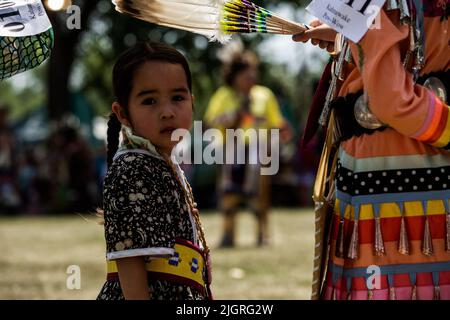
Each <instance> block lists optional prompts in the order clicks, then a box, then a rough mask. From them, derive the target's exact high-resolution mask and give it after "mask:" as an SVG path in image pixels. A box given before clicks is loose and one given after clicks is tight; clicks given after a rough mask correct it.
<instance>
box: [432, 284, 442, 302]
mask: <svg viewBox="0 0 450 320" xmlns="http://www.w3.org/2000/svg"><path fill="white" fill-rule="evenodd" d="M433 300H441V288H440V287H439V286H434V295H433Z"/></svg>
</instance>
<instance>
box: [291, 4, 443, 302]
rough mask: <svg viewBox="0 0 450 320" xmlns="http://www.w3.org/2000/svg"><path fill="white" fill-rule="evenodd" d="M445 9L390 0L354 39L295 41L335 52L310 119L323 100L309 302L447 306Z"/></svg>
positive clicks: (324, 34)
mask: <svg viewBox="0 0 450 320" xmlns="http://www.w3.org/2000/svg"><path fill="white" fill-rule="evenodd" d="M449 13H450V1H448V0H438V1H427V0H417V1H415V0H414V1H395V0H393V1H387V2H386V4H385V5H384V7H383V10H382V11H381V13H380V20H379V22H380V28H379V29H371V30H369V31H368V32H367V33H366V35H365V36H364V37H363V38H362V40H361V41H360V42H359V43H358V44H355V43H353V42H351V41H346V40H345V39H344V40H342V37H339V35H338V36H337V37H336V38H337V39H338V41H337V42H335V43H334V45H333V41H332V40H331V39H334V36H335V34H334V33H333V31H332V30H331V29H330V28H329V27H328V26H326V25H323V24H321V23H319V22H317V21H316V22H315V23H313V26H314V27H313V28H312V29H311V30H310V31H307V32H306V33H304V34H302V35H297V36H294V40H295V41H303V42H305V41H308V40H310V39H312V42H313V44H319V45H320V47H321V48H327V49H328V50H329V51H332V50H334V53H338V54H337V55H336V57H335V59H336V60H335V61H336V62H335V67H336V68H334V69H333V71H334V72H332V71H330V70H331V69H330V68H329V67H328V68H327V69H326V72H325V73H324V76H323V79H322V82H321V86H322V87H321V88H319V92H322V93H323V92H325V93H326V90H325V91H324V89H323V86H324V85H328V83H329V82H328V79H327V75H330V74H331V76H330V78H331V82H330V83H331V85H330V88H329V91H328V96H327V99H325V98H323V99H321V97H320V93H318V94H317V95H316V97H315V100H314V101H315V102H316V106H315V109H313V110H312V112H311V116H310V118H311V119H312V120H314V121H316V120H317V118H318V116H319V115H320V114H321V113H320V112H317V105H319V104H320V105H322V106H323V104H322V103H320V102H323V101H324V100H326V103H325V107H324V109H323V110H324V111H323V112H322V117H321V119H320V120H321V122H322V124H326V126H327V143H326V145H325V147H324V152H323V155H322V160H321V164H320V167H319V174H318V179H317V181H316V192H315V195H314V199H315V200H316V204H317V207H316V213H317V215H316V218H317V219H316V226H317V232H316V234H317V235H318V237H317V238H316V244H317V246H316V260H315V269H314V271H315V273H314V283H313V292H312V294H313V299H318V298H321V299H337V300H345V299H381V300H385V299H450V239H449V237H450V234H449V232H450V205H449V200H450V153H449V149H450V115H449V100H448V99H449V98H448V97H449V94H450V72H449V68H450V32H449V19H450V18H449ZM340 40H342V41H340ZM338 44H339V45H338ZM339 52H340V53H339ZM327 110H329V112H327ZM312 123H313V125H312V126H311V125H310V126H309V128H314V122H312ZM310 136H311V132H306V134H305V137H310ZM327 178H330V179H327ZM327 208H330V210H327ZM374 266H375V267H374ZM378 267H379V269H378ZM378 272H379V275H380V276H379V277H378V278H377V274H378ZM372 280H373V281H372Z"/></svg>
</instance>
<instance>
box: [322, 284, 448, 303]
mask: <svg viewBox="0 0 450 320" xmlns="http://www.w3.org/2000/svg"><path fill="white" fill-rule="evenodd" d="M336 290H338V291H337V292H336V296H337V300H346V299H347V292H346V291H344V290H343V291H340V290H339V289H336ZM332 293H333V288H332V287H329V286H328V287H327V288H325V291H324V296H323V299H324V300H331V298H332ZM411 293H412V287H397V288H395V296H396V300H411ZM351 297H352V298H351V300H367V297H368V291H367V290H353V291H352V293H351ZM416 298H417V300H433V299H434V286H420V287H417V289H416ZM440 298H441V300H450V285H442V286H440ZM389 299H390V294H389V289H379V290H373V300H389Z"/></svg>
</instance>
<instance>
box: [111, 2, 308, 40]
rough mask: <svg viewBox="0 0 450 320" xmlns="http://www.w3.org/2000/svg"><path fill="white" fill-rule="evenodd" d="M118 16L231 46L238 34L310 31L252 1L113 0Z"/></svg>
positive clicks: (302, 25)
mask: <svg viewBox="0 0 450 320" xmlns="http://www.w3.org/2000/svg"><path fill="white" fill-rule="evenodd" d="M112 2H113V4H114V5H115V6H116V10H117V11H118V12H121V13H124V14H127V15H130V16H132V17H134V18H137V19H141V20H144V21H147V22H150V23H154V24H158V25H161V26H166V27H170V28H176V29H181V30H185V31H189V32H194V33H198V34H201V35H204V36H206V37H208V38H209V39H210V40H211V41H219V42H222V43H223V42H227V41H228V40H229V39H230V35H231V34H234V33H254V32H257V33H275V34H296V33H301V32H304V31H305V30H306V29H308V27H307V26H306V25H304V24H298V23H295V22H292V21H289V20H287V19H284V18H282V17H280V16H278V15H276V14H274V13H272V12H270V11H269V10H267V9H264V8H262V7H259V6H257V5H255V4H254V3H253V2H251V1H249V0H112Z"/></svg>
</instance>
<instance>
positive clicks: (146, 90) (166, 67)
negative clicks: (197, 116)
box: [113, 61, 193, 155]
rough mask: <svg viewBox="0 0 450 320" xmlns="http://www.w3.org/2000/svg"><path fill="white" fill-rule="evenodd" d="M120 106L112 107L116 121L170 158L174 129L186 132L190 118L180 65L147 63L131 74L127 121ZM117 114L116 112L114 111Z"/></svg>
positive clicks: (188, 95)
mask: <svg viewBox="0 0 450 320" xmlns="http://www.w3.org/2000/svg"><path fill="white" fill-rule="evenodd" d="M120 109H122V108H121V107H120V105H119V104H118V103H114V104H113V111H114V112H115V113H116V115H117V116H118V119H119V120H120V121H121V122H122V123H123V124H125V125H128V126H130V127H131V128H132V130H133V133H134V134H135V135H138V136H140V137H143V138H146V139H147V140H150V142H151V143H152V144H153V145H155V146H156V147H157V148H158V149H159V150H160V152H162V153H165V154H167V155H170V153H171V151H172V149H173V147H175V145H176V144H177V143H178V141H172V139H171V136H172V132H173V131H174V130H176V129H186V130H189V128H190V127H191V123H192V116H193V110H192V109H193V96H192V94H191V92H190V91H189V87H188V82H187V78H186V73H185V71H184V69H183V67H182V66H181V65H179V64H173V63H168V62H161V61H149V62H146V63H145V64H143V65H142V66H141V67H139V68H138V70H137V71H136V72H135V74H134V78H133V86H132V90H131V93H130V97H129V99H128V115H129V117H128V118H127V117H126V116H125V115H124V113H123V110H122V112H120ZM117 111H119V112H117Z"/></svg>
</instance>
